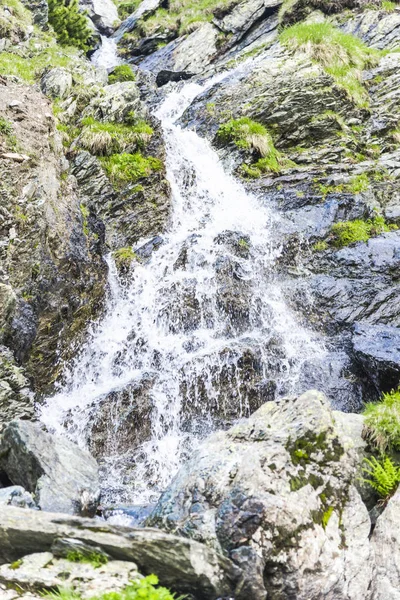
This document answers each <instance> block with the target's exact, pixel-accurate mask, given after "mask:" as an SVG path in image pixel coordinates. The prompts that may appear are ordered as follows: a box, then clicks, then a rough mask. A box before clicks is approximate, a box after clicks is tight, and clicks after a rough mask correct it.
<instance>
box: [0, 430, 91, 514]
mask: <svg viewBox="0 0 400 600" xmlns="http://www.w3.org/2000/svg"><path fill="white" fill-rule="evenodd" d="M0 471H1V472H2V473H3V474H6V476H7V477H8V479H9V480H10V481H12V482H13V483H14V484H16V485H21V486H23V487H24V488H25V489H26V490H28V491H29V492H33V493H34V494H35V499H36V501H37V504H38V506H39V507H40V508H41V509H42V510H46V511H52V512H57V511H59V512H64V513H70V514H93V513H94V512H95V511H96V509H97V504H98V496H99V492H98V489H99V479H98V468H97V464H96V461H95V460H94V459H93V458H92V457H91V456H90V454H88V453H87V452H85V451H84V450H81V449H80V448H78V446H75V444H72V443H71V442H69V441H68V440H66V439H64V438H59V439H57V438H56V437H53V436H51V435H50V434H48V433H45V432H44V431H42V429H41V427H40V425H39V424H34V423H29V422H26V421H12V422H11V423H10V424H9V425H8V426H7V427H6V428H5V429H4V430H3V433H2V435H1V438H0Z"/></svg>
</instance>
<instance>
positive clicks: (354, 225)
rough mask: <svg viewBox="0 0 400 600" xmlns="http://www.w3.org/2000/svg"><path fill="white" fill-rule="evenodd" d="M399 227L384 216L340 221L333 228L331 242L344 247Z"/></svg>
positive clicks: (338, 246)
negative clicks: (389, 223)
mask: <svg viewBox="0 0 400 600" xmlns="http://www.w3.org/2000/svg"><path fill="white" fill-rule="evenodd" d="M394 229H397V225H388V224H387V223H385V219H384V218H383V217H374V218H373V219H368V220H367V221H362V220H361V219H356V220H355V221H340V222H339V223H335V224H334V225H332V228H331V243H332V245H333V246H335V247H336V248H343V247H344V246H348V245H349V244H354V243H355V242H367V241H368V240H369V238H370V237H373V236H376V235H380V234H381V233H385V232H387V231H391V230H394Z"/></svg>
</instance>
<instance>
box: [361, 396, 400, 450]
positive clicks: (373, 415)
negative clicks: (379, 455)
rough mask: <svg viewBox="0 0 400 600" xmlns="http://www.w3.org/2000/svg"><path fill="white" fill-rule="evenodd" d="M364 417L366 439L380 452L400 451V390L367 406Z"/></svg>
mask: <svg viewBox="0 0 400 600" xmlns="http://www.w3.org/2000/svg"><path fill="white" fill-rule="evenodd" d="M363 415H364V425H365V428H364V434H365V437H366V438H367V439H368V440H369V441H370V442H371V443H372V444H373V445H374V446H375V447H376V448H378V450H380V451H382V452H384V451H386V450H392V449H393V450H400V388H399V389H398V390H395V391H392V392H390V393H388V394H384V395H383V397H382V400H381V401H380V402H370V403H368V404H366V406H365V408H364V411H363Z"/></svg>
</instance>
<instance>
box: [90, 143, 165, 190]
mask: <svg viewBox="0 0 400 600" xmlns="http://www.w3.org/2000/svg"><path fill="white" fill-rule="evenodd" d="M100 161H101V164H102V165H103V168H104V170H105V172H106V173H107V175H108V177H109V178H110V180H111V181H112V183H114V184H115V185H116V186H117V187H119V186H122V185H124V184H127V183H135V182H136V181H138V180H139V179H143V178H144V177H149V176H150V175H151V174H152V173H154V172H157V171H160V170H161V169H162V167H163V164H162V162H161V161H160V160H159V159H158V158H154V157H153V156H146V157H145V156H143V155H142V154H140V152H136V153H135V154H127V153H123V154H113V155H112V156H108V157H104V158H101V159H100Z"/></svg>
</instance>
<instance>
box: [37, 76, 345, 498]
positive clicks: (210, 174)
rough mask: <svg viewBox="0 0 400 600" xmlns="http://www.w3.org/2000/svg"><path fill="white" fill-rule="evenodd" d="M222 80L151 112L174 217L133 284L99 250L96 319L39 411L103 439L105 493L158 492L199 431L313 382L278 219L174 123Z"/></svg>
mask: <svg viewBox="0 0 400 600" xmlns="http://www.w3.org/2000/svg"><path fill="white" fill-rule="evenodd" d="M234 75H235V73H229V74H225V76H229V77H232V76H234ZM223 77H224V75H219V76H218V77H216V78H214V79H212V80H210V81H208V82H207V83H206V84H204V85H203V86H200V85H198V84H195V83H189V84H187V85H186V86H184V87H183V88H182V89H176V90H175V91H172V92H171V93H170V94H169V96H168V97H167V98H166V100H165V101H164V103H163V105H162V106H161V107H160V108H159V110H158V113H157V116H158V118H159V119H160V120H161V122H162V124H163V128H164V134H165V140H166V149H167V173H168V179H169V181H170V183H171V187H172V192H173V202H174V204H173V214H172V219H171V225H170V227H169V230H168V232H167V233H166V235H165V238H164V240H163V243H162V244H161V245H160V247H159V248H158V249H157V250H156V251H154V252H153V254H152V256H151V258H150V260H149V261H148V262H147V263H140V262H138V263H135V264H134V267H133V268H132V271H131V273H130V275H129V282H128V283H126V282H125V283H124V282H121V281H120V280H119V278H118V275H117V272H116V268H115V265H114V263H113V261H112V259H111V258H109V259H108V263H109V268H110V269H109V273H110V274H109V299H108V305H107V309H106V313H105V316H104V317H103V319H102V320H101V321H100V322H99V323H97V324H95V325H93V327H92V331H91V332H90V334H89V338H88V341H87V343H86V345H85V347H84V348H83V349H82V351H81V352H80V354H79V356H77V358H76V360H75V361H74V363H73V364H72V366H71V367H70V369H69V371H68V372H67V373H66V375H65V378H64V382H63V385H62V387H61V389H60V390H59V392H58V393H57V394H56V395H55V396H54V397H52V398H49V399H48V401H47V403H46V404H45V405H44V406H43V409H42V419H43V421H44V422H45V423H46V425H47V426H48V427H49V428H52V429H55V430H57V431H59V432H61V433H66V434H67V435H68V436H70V437H71V438H72V439H74V440H75V441H77V442H78V443H79V444H81V445H89V447H91V448H92V447H93V444H94V445H95V446H96V443H97V442H98V443H99V444H100V446H101V451H100V452H98V454H100V455H101V458H102V465H103V488H104V498H105V502H107V501H114V502H115V501H120V502H126V503H128V502H129V503H133V504H135V503H137V504H145V503H147V502H151V501H152V500H154V499H156V498H157V497H158V495H159V494H160V492H161V491H163V490H164V489H165V487H166V485H167V484H168V482H169V481H170V480H171V478H172V476H173V475H174V473H175V472H176V471H177V469H178V468H179V466H180V465H181V464H182V461H184V460H185V457H187V456H188V454H189V453H190V452H191V450H192V449H193V447H194V446H195V445H196V443H198V440H199V439H201V438H202V437H203V436H204V435H205V434H207V433H208V432H210V431H211V430H213V429H214V428H215V427H218V426H225V425H226V424H227V423H229V422H231V421H232V420H233V419H235V418H238V417H240V416H241V415H246V414H248V413H249V412H250V411H251V410H254V408H256V407H257V406H259V404H261V403H262V402H263V401H265V400H266V399H269V398H270V397H276V396H280V395H282V394H286V393H292V392H298V391H300V390H301V389H305V388H306V387H309V385H308V382H307V381H305V382H304V370H305V369H306V370H307V369H308V371H310V369H311V371H312V369H313V365H320V364H321V362H323V360H324V359H325V358H326V359H327V356H328V355H327V352H326V350H325V349H324V345H323V343H322V341H321V340H319V339H317V337H316V336H315V335H314V334H312V335H311V334H310V333H308V332H307V331H306V330H305V329H304V328H302V327H301V326H300V325H299V324H298V323H297V322H296V319H295V318H294V316H293V315H292V314H291V312H290V311H289V310H288V308H287V306H286V305H285V302H284V301H283V294H282V290H281V287H280V284H279V282H278V280H277V278H276V277H275V276H274V262H275V260H276V258H277V256H279V253H280V248H279V244H277V242H276V240H278V239H279V227H280V225H279V223H280V222H279V219H278V217H277V216H276V215H274V214H272V212H271V211H270V210H269V209H268V208H266V207H265V206H264V205H263V204H262V203H261V202H260V201H259V200H258V199H257V198H256V197H255V196H253V195H251V194H249V193H247V192H246V191H245V189H244V187H243V186H242V184H241V183H240V182H239V181H237V180H236V179H234V178H233V177H231V176H230V175H228V174H227V173H226V172H225V171H224V168H223V165H222V163H221V162H220V160H219V157H218V154H217V153H216V152H215V151H214V150H213V149H212V147H211V146H210V144H209V143H208V142H207V141H206V140H204V139H201V138H200V137H199V136H198V135H197V134H196V133H195V132H193V131H187V130H182V129H181V128H180V127H179V126H178V125H176V124H175V123H176V120H177V119H178V118H179V117H180V115H181V114H182V113H183V111H184V110H185V108H186V107H187V106H188V105H189V104H190V103H191V101H192V100H193V98H194V97H196V96H197V95H198V94H199V93H202V92H203V91H204V90H205V89H207V88H208V87H210V86H211V85H213V84H214V83H216V82H217V81H218V80H221V79H222V78H223ZM310 365H311V367H310ZM316 368H317V367H316ZM327 379H328V377H326V380H327ZM326 383H327V381H326ZM327 385H328V383H327ZM335 385H339V384H338V382H337V381H333V378H332V382H331V386H332V388H334V387H335ZM327 391H328V392H329V388H328V389H327ZM138 415H139V416H138ZM104 423H106V425H104ZM99 427H100V431H101V435H100V441H99V440H97V442H95V441H93V440H95V439H96V431H99ZM101 427H103V429H101ZM105 430H106V431H105ZM98 437H99V436H98ZM105 437H106V438H107V442H104V438H105ZM122 438H123V439H122ZM96 448H97V450H98V446H96Z"/></svg>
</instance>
